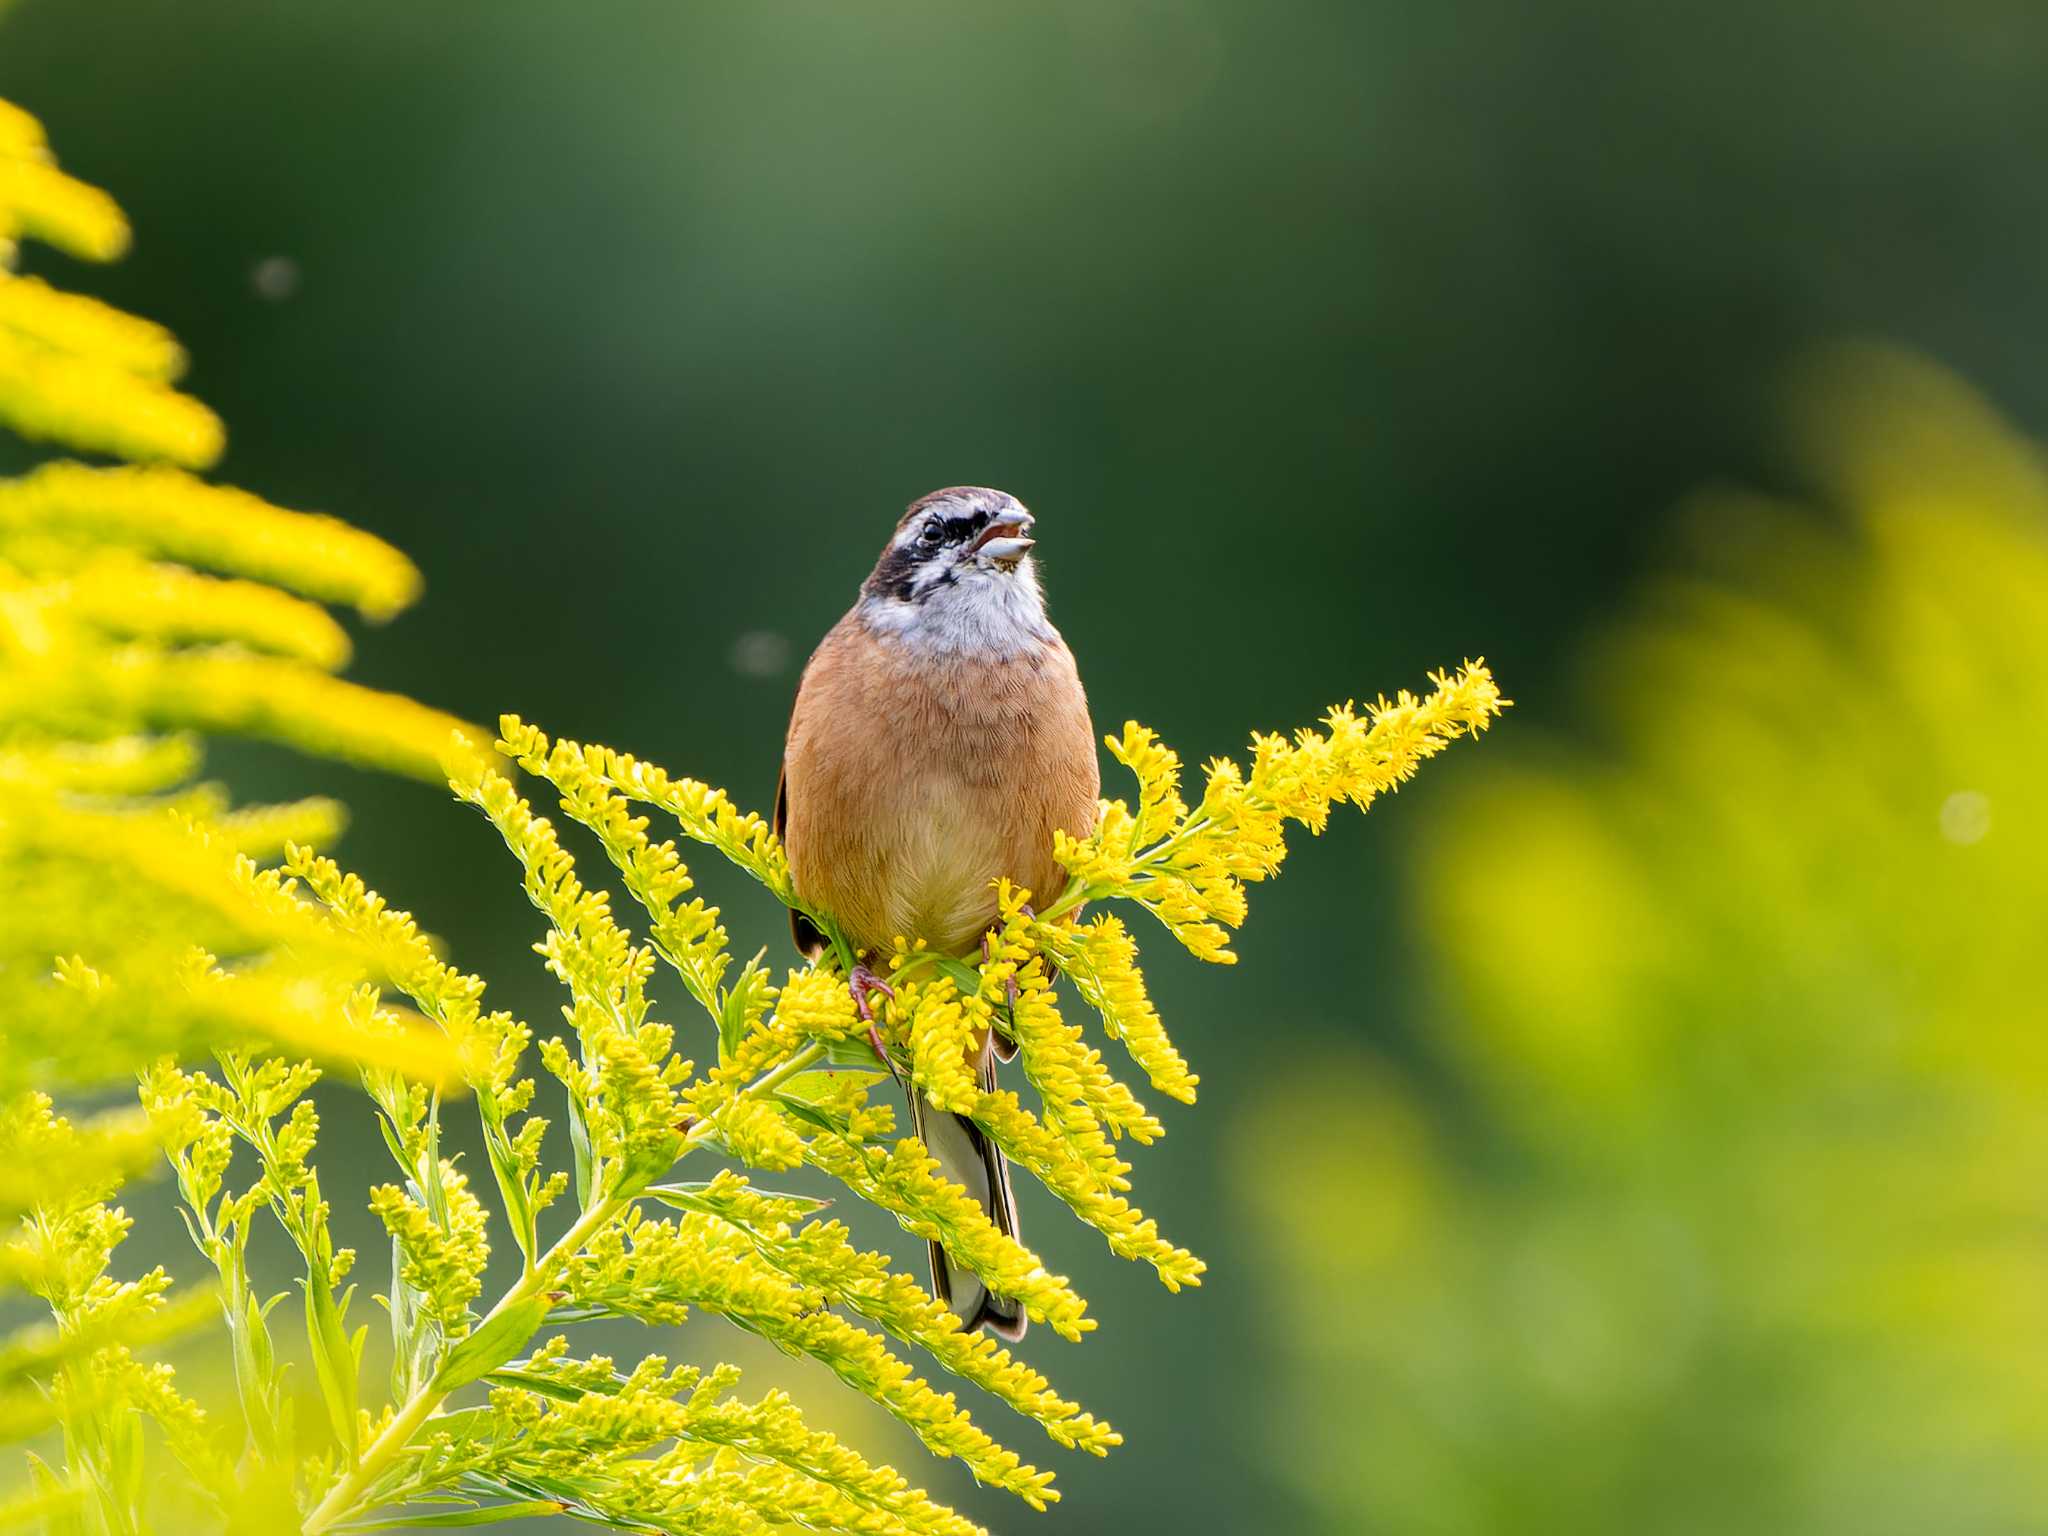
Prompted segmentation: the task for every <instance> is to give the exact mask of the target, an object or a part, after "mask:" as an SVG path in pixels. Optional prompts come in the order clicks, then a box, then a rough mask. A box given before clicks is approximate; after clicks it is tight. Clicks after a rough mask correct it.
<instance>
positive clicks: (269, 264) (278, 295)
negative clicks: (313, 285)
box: [249, 256, 301, 304]
mask: <svg viewBox="0 0 2048 1536" xmlns="http://www.w3.org/2000/svg"><path fill="white" fill-rule="evenodd" d="M300 276H301V274H300V272H299V264H298V263H297V262H296V261H293V260H292V259H291V257H289V256H266V257H264V258H263V259H262V260H261V261H259V262H257V263H256V265H255V266H253V267H251V268H250V269H249V287H250V288H251V289H252V290H254V292H255V294H256V297H257V298H259V299H264V300H267V301H268V302H270V303H272V304H282V303H283V302H284V301H285V300H286V299H288V298H290V297H291V296H292V295H293V294H295V293H297V292H298V291H299V279H300Z"/></svg>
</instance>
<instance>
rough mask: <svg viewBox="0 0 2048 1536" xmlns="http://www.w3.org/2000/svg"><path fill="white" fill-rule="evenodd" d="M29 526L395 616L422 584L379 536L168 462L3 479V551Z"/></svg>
mask: <svg viewBox="0 0 2048 1536" xmlns="http://www.w3.org/2000/svg"><path fill="white" fill-rule="evenodd" d="M27 534H36V535H40V536H42V537H46V538H50V539H57V540H66V541H71V542H74V543H77V544H80V545H83V546H86V547H100V546H106V545H114V546H118V547H122V548H127V549H132V550H135V551H136V552H137V553H139V554H147V555H156V556H159V557H161V558H163V559H166V560H174V561H177V562H179V563H180V564H184V565H192V566H199V567H203V568H205V569H209V570H214V571H219V572H222V573H224V574H227V575H232V576H243V577H247V578H249V579H250V580H253V581H262V582H267V583H269V584H270V585H272V586H278V587H283V588H284V589H286V590H287V591H290V592H296V593H298V594H300V595H301V596H304V597H311V598H316V599H318V600H320V601H321V602H327V603H346V604H348V605H350V606H351V607H353V608H355V609H356V610H357V611H358V612H360V613H361V614H362V615H363V616H364V617H365V618H368V619H371V620H378V621H381V620H384V619H388V618H390V617H392V616H393V615H394V614H396V613H398V612H399V611H401V610H402V609H404V608H406V607H407V606H409V605H410V604H411V603H412V602H413V601H414V599H416V598H417V597H418V596H419V592H420V573H419V569H418V567H416V566H415V565H414V564H413V563H412V562H411V561H410V560H408V559H407V558H406V557H405V556H404V555H403V554H401V553H399V551H397V550H396V549H393V548H392V547H391V546H390V545H389V544H386V543H385V542H384V541H383V540H382V539H379V538H377V537H375V536H374V535H372V534H368V533H364V532H362V531H361V530H360V529H356V528H352V527H350V526H349V525H348V524H347V523H344V522H342V521H340V520H339V519H338V518H332V517H327V516H325V515H323V514H320V513H317V512H292V511H287V510H286V509H285V508H283V507H278V506H273V505H271V504H270V503H269V502H267V501H264V500H263V499H262V498H261V497H258V496H252V495H250V494H249V493H248V492H247V491H239V490H236V489H234V488H233V487H231V486H223V485H208V484H207V483H206V482H204V481H202V480H199V479H197V478H195V477H193V476H191V475H188V474H186V473H185V472H184V471H182V470H177V469H171V468H167V467H161V466H158V467H150V468H115V469H95V468H91V467H89V466H87V465H84V464H71V463H65V462H61V461H60V462H58V463H53V464H45V465H42V466H41V467H39V468H37V469H34V470H32V471H30V472H29V473H28V474H26V475H23V476H22V477H20V478H19V479H15V480H0V551H4V550H5V548H6V547H7V545H8V543H9V542H10V541H11V540H13V539H16V538H18V537H21V536H23V535H27Z"/></svg>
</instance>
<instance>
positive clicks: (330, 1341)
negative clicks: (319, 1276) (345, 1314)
mask: <svg viewBox="0 0 2048 1536" xmlns="http://www.w3.org/2000/svg"><path fill="white" fill-rule="evenodd" d="M302 1283H303V1284H304V1286H305V1290H306V1338H307V1340H308V1342H309V1343H311V1345H312V1346H313V1370H314V1372H315V1374H316V1375H318V1376H319V1378H320V1395H321V1397H322V1398H324V1399H325V1400H326V1403H327V1418H328V1421H329V1422H330V1423H331V1424H332V1425H333V1426H334V1438H335V1440H336V1441H337V1442H339V1443H340V1445H341V1448H342V1450H343V1452H344V1453H346V1456H347V1458H348V1460H349V1461H351V1462H353V1461H354V1460H355V1458H356V1452H357V1450H358V1447H357V1444H356V1429H357V1425H356V1403H357V1401H358V1395H357V1394H358V1388H357V1382H356V1356H355V1350H354V1349H352V1348H351V1347H350V1345H349V1341H348V1333H347V1331H346V1329H345V1328H344V1327H343V1325H342V1307H338V1306H336V1305H335V1301H334V1293H333V1292H331V1291H329V1290H328V1289H327V1287H326V1286H325V1285H322V1284H321V1283H320V1282H319V1281H317V1280H315V1279H313V1278H312V1277H310V1276H309V1277H308V1278H307V1279H306V1280H305V1281H304V1282H302ZM354 1292H355V1287H353V1286H351V1287H349V1289H348V1291H347V1292H345V1293H344V1296H343V1303H342V1306H344V1307H345V1306H346V1305H347V1297H348V1296H350V1295H353V1294H354Z"/></svg>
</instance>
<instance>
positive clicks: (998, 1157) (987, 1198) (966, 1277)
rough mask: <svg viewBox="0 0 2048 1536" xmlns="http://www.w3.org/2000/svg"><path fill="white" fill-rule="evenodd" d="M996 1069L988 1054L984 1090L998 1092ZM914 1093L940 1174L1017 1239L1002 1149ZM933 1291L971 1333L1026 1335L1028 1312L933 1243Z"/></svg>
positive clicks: (917, 1120) (916, 1120) (913, 1105)
mask: <svg viewBox="0 0 2048 1536" xmlns="http://www.w3.org/2000/svg"><path fill="white" fill-rule="evenodd" d="M995 1070H996V1069H995V1061H994V1059H993V1053H992V1052H990V1051H987V1050H984V1051H983V1052H982V1058H981V1069H980V1076H981V1086H982V1089H983V1091H984V1092H988V1091H992V1090H993V1089H994V1087H995ZM909 1092H910V1110H911V1119H912V1122H913V1124H914V1125H915V1127H916V1130H917V1136H918V1139H919V1140H920V1141H922V1142H923V1143H924V1144H925V1148H926V1150H927V1151H929V1152H930V1153H931V1155H932V1156H933V1157H935V1158H937V1159H938V1163H939V1171H940V1173H942V1174H943V1175H944V1176H945V1177H946V1178H948V1179H951V1180H952V1181H953V1182H954V1183H955V1184H959V1185H961V1186H963V1187H964V1188H965V1189H966V1190H967V1192H968V1193H969V1194H970V1195H972V1196H973V1197H974V1198H975V1199H976V1200H978V1201H980V1202H981V1208H982V1209H983V1210H984V1211H985V1212H987V1213H988V1218H989V1220H990V1221H992V1222H994V1223H995V1225H996V1229H997V1230H998V1231H1000V1232H1002V1233H1003V1234H1004V1235H1005V1236H1008V1237H1015V1236H1016V1235H1017V1207H1016V1203H1015V1201H1014V1200H1013V1199H1012V1197H1011V1194H1010V1165H1009V1160H1008V1159H1007V1158H1005V1157H1004V1156H1003V1154H1002V1151H1001V1149H999V1148H998V1147H997V1146H996V1145H995V1144H994V1143H993V1142H991V1141H990V1140H989V1139H988V1138H987V1137H986V1136H984V1135H982V1133H981V1128H980V1127H979V1126H977V1125H976V1124H975V1123H974V1122H973V1121H972V1120H969V1119H968V1118H967V1117H966V1116H965V1115H955V1114H949V1113H947V1112H946V1111H944V1110H936V1109H933V1108H931V1106H930V1105H928V1104H927V1103H926V1102H925V1099H924V1095H923V1094H921V1093H919V1092H918V1091H917V1089H916V1088H915V1087H910V1089H909ZM932 1293H933V1294H934V1295H936V1296H937V1297H938V1298H939V1300H941V1301H943V1302H945V1303H946V1305H948V1306H949V1307H951V1308H952V1309H953V1311H954V1312H955V1313H957V1314H958V1315H959V1318H960V1325H961V1326H962V1327H963V1328H965V1329H967V1330H968V1331H969V1332H972V1331H973V1330H974V1329H976V1328H981V1327H986V1328H987V1329H988V1331H989V1332H991V1333H993V1334H995V1335H996V1336H997V1337H999V1338H1004V1339H1008V1340H1010V1341H1011V1342H1012V1343H1015V1342H1016V1341H1017V1340H1018V1339H1021V1338H1023V1337H1024V1325H1025V1317H1024V1309H1023V1308H1022V1307H1020V1306H1019V1305H1018V1304H1017V1303H1016V1302H1014V1301H1012V1300H1011V1299H1010V1298H1009V1297H1007V1296H998V1295H996V1294H995V1293H994V1292H993V1291H991V1290H989V1288H988V1287H987V1286H985V1285H983V1284H982V1283H981V1277H980V1276H979V1275H977V1274H976V1273H975V1272H974V1271H973V1270H971V1269H968V1268H966V1267H965V1266H964V1265H960V1264H956V1263H954V1262H953V1261H952V1259H950V1258H948V1257H947V1255H946V1250H945V1249H944V1248H943V1247H941V1246H940V1245H939V1244H937V1243H933V1244H932Z"/></svg>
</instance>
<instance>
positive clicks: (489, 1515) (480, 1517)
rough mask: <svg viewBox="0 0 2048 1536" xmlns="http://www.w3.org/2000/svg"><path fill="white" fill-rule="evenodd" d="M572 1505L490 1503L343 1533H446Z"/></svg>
mask: <svg viewBox="0 0 2048 1536" xmlns="http://www.w3.org/2000/svg"><path fill="white" fill-rule="evenodd" d="M568 1509H569V1505H567V1504H566V1503H564V1502H563V1501H562V1500H560V1499H524V1500H521V1501H520V1502H519V1503H517V1504H486V1505H483V1506H482V1507H480V1508H477V1509H451V1510H449V1511H448V1512H447V1513H445V1514H439V1515H402V1516H400V1517H398V1518H397V1519H395V1520H372V1521H370V1522H368V1523H367V1524H365V1525H345V1526H342V1527H341V1529H342V1530H343V1531H444V1530H449V1529H452V1528H454V1527H456V1526H464V1525H496V1524H497V1523H498V1522H499V1521H500V1520H530V1519H533V1518H535V1517H536V1516H540V1515H560V1514H565V1513H567V1512H568Z"/></svg>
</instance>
